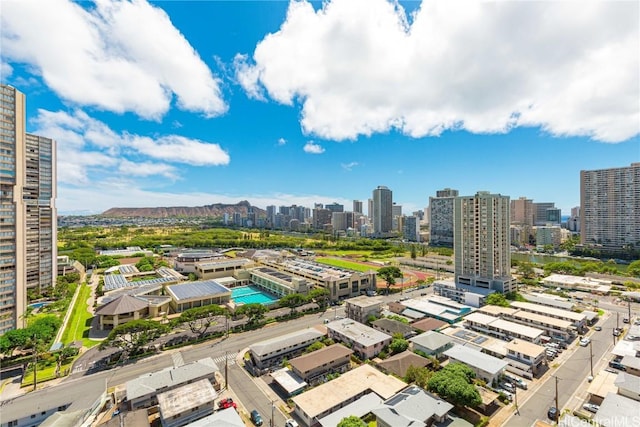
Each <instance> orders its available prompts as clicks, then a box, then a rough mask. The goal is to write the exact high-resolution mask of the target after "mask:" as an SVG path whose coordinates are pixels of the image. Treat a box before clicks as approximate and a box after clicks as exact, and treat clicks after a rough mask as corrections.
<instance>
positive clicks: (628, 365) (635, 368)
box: [620, 356, 640, 377]
mask: <svg viewBox="0 0 640 427" xmlns="http://www.w3.org/2000/svg"><path fill="white" fill-rule="evenodd" d="M620 363H621V364H622V366H624V368H625V369H626V371H627V372H628V373H629V374H631V375H635V376H636V377H640V357H636V356H624V357H623V358H622V360H621V361H620Z"/></svg>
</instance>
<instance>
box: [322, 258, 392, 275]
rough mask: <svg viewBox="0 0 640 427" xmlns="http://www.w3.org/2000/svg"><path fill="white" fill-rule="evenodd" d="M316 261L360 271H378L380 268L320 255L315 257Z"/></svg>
mask: <svg viewBox="0 0 640 427" xmlns="http://www.w3.org/2000/svg"><path fill="white" fill-rule="evenodd" d="M315 261H316V262H317V263H319V264H325V265H330V266H333V267H339V268H346V269H347V270H354V271H360V272H365V271H369V270H375V271H377V270H378V269H379V268H380V267H376V266H373V265H367V264H361V263H358V262H353V261H347V260H342V259H337V258H327V257H318V258H316V259H315Z"/></svg>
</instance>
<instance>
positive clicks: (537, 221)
mask: <svg viewBox="0 0 640 427" xmlns="http://www.w3.org/2000/svg"><path fill="white" fill-rule="evenodd" d="M555 207H556V204H555V203H553V202H536V203H534V204H533V225H546V224H549V223H555V222H554V221H552V220H551V221H550V220H549V214H548V209H553V208H555ZM557 222H558V223H560V221H559V220H558V221H557Z"/></svg>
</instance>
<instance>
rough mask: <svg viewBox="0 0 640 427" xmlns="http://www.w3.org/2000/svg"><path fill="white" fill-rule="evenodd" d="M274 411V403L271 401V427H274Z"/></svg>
mask: <svg viewBox="0 0 640 427" xmlns="http://www.w3.org/2000/svg"><path fill="white" fill-rule="evenodd" d="M275 409H276V402H275V401H274V400H272V401H271V427H275V422H274V420H273V417H274V413H275Z"/></svg>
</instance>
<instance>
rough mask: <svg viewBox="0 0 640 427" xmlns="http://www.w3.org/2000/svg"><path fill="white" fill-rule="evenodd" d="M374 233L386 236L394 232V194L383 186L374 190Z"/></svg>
mask: <svg viewBox="0 0 640 427" xmlns="http://www.w3.org/2000/svg"><path fill="white" fill-rule="evenodd" d="M372 199H373V215H372V222H373V233H374V235H376V236H386V235H388V234H389V233H391V231H392V230H393V193H392V192H391V190H389V189H388V188H387V187H384V186H382V185H380V186H378V187H377V188H376V189H375V190H373V197H372Z"/></svg>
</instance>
